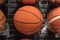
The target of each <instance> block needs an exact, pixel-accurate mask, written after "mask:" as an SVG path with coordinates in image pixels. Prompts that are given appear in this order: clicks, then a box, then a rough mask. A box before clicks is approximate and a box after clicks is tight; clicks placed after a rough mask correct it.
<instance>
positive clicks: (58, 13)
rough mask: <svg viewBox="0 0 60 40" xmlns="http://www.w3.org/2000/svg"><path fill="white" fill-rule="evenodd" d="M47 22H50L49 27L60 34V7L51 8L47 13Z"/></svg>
mask: <svg viewBox="0 0 60 40" xmlns="http://www.w3.org/2000/svg"><path fill="white" fill-rule="evenodd" d="M47 20H48V23H49V24H50V29H51V30H52V31H53V32H54V33H56V34H60V7H57V8H55V9H53V10H52V11H51V12H50V13H49V14H48V15H47Z"/></svg>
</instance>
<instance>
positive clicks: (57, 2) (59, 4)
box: [49, 0, 60, 6]
mask: <svg viewBox="0 0 60 40" xmlns="http://www.w3.org/2000/svg"><path fill="white" fill-rule="evenodd" d="M49 1H50V2H52V3H54V4H56V5H57V6H60V0H49Z"/></svg>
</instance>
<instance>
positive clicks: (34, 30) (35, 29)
mask: <svg viewBox="0 0 60 40" xmlns="http://www.w3.org/2000/svg"><path fill="white" fill-rule="evenodd" d="M41 25H42V24H41ZM39 26H40V25H39ZM39 26H38V27H37V28H35V29H34V30H33V31H35V30H36V29H38V28H40V27H39ZM41 28H42V26H41ZM33 31H29V32H33ZM20 32H21V31H20ZM24 32H26V31H24Z"/></svg>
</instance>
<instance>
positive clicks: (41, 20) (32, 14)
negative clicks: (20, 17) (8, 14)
mask: <svg viewBox="0 0 60 40" xmlns="http://www.w3.org/2000/svg"><path fill="white" fill-rule="evenodd" d="M20 11H25V12H28V13H31V14H32V15H34V16H36V15H35V14H33V13H32V12H29V11H26V10H20ZM36 17H37V18H38V19H39V20H40V21H39V22H41V23H42V20H41V19H40V18H39V17H38V16H36ZM14 21H16V20H14ZM16 22H19V21H16ZM39 22H37V23H39ZM19 23H24V24H37V23H31V22H30V23H27V22H19Z"/></svg>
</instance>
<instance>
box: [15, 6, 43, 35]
mask: <svg viewBox="0 0 60 40" xmlns="http://www.w3.org/2000/svg"><path fill="white" fill-rule="evenodd" d="M42 23H43V16H42V14H41V11H40V10H38V9H37V8H36V7H33V6H24V7H21V8H19V9H18V10H17V11H16V13H15V15H14V25H15V27H16V29H17V30H18V31H19V32H21V33H23V34H26V35H30V34H34V33H36V32H37V31H38V30H39V29H41V27H42Z"/></svg>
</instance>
